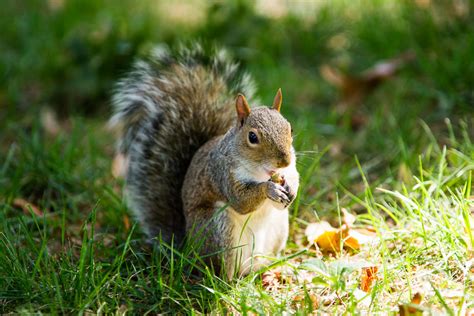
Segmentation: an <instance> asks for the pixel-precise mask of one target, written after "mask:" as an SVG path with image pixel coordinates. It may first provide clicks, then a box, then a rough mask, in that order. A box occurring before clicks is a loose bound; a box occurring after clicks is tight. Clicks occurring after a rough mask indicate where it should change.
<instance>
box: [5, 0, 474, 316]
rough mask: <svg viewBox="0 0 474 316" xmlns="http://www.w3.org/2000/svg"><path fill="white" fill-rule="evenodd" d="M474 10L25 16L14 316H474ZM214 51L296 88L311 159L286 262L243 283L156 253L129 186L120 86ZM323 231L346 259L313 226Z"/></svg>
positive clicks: (13, 140)
mask: <svg viewBox="0 0 474 316" xmlns="http://www.w3.org/2000/svg"><path fill="white" fill-rule="evenodd" d="M193 9H194V10H196V12H199V14H195V15H192V14H191V13H192V12H193ZM473 10H474V8H473V7H472V5H471V4H470V2H468V1H446V2H443V3H434V2H432V1H414V2H401V1H351V2H345V1H332V2H330V3H329V2H328V3H323V4H320V5H306V6H305V5H304V4H298V5H295V6H292V7H291V8H288V7H286V6H285V5H284V4H282V3H280V2H279V1H276V2H275V5H273V6H268V5H265V2H258V4H257V5H256V6H253V5H252V4H251V3H250V2H248V3H247V2H245V1H243V2H242V1H241V2H235V3H234V2H232V3H230V2H229V3H228V4H225V5H224V4H217V3H216V4H213V5H211V6H209V7H208V6H207V5H205V4H202V3H201V2H199V1H190V2H189V3H188V4H186V5H180V6H174V5H173V4H172V3H168V2H163V3H160V4H154V3H153V2H147V1H143V3H142V4H140V5H137V4H135V2H133V1H123V4H122V5H121V6H120V7H118V6H116V5H115V4H114V2H111V1H106V2H105V3H104V4H103V5H102V6H98V5H97V4H95V1H92V0H91V1H75V0H71V1H48V2H45V3H36V2H28V3H25V4H18V3H16V2H13V1H10V2H7V4H5V11H4V12H6V13H7V14H6V15H5V16H4V18H2V19H0V25H1V26H2V29H3V30H4V31H3V33H4V34H3V39H2V41H1V42H0V46H1V47H3V48H4V49H2V52H1V53H0V65H1V68H0V69H3V72H2V73H3V74H4V76H3V77H2V79H1V81H0V82H1V85H0V109H1V111H0V121H1V122H2V124H0V313H32V312H41V313H77V312H81V313H106V314H110V313H116V314H124V313H130V314H143V313H153V314H156V313H178V314H184V313H214V314H221V313H239V314H281V313H284V312H289V313H299V314H308V313H313V312H315V313H328V314H335V313H337V314H340V313H362V314H366V313H381V314H386V313H390V312H395V313H400V314H402V315H407V314H416V313H420V312H423V313H428V314H429V313H431V314H439V313H443V314H456V315H465V314H466V315H467V314H469V313H472V310H473V309H474V286H473V281H474V274H473V272H474V270H473V264H474V250H473V243H474V237H473V227H474V216H473V214H472V213H473V211H474V197H473V196H474V194H473V193H472V189H473V181H472V173H473V170H474V144H473V139H474V120H473V114H474V94H473V93H474V92H473V90H472V82H474V77H473V76H474V68H473V67H474V64H472V63H471V62H470V60H471V59H472V57H471V56H474V39H473V38H472V32H473V31H474V23H473V21H474V18H473V16H472V15H473ZM167 12H173V14H167ZM3 14H5V13H3ZM190 14H191V15H192V16H193V18H192V19H186V18H185V17H186V16H189V15H190ZM183 17H184V18H183ZM196 39H200V40H201V41H204V42H209V43H217V44H219V45H221V46H225V47H228V49H229V51H230V53H231V54H232V55H233V56H234V57H235V58H236V59H237V60H239V61H240V62H241V64H242V66H243V67H244V68H245V69H247V70H248V71H249V72H250V73H251V74H252V75H253V76H254V77H255V79H256V81H257V83H258V95H259V97H260V100H261V101H262V102H263V103H267V104H269V103H271V101H272V97H273V95H274V93H275V91H276V89H277V88H280V87H281V88H282V90H283V96H284V99H283V100H284V101H283V106H282V112H283V114H284V115H285V116H286V117H287V118H288V119H289V121H290V122H291V123H292V125H293V129H294V133H295V147H296V149H297V151H298V170H299V172H300V174H301V189H300V192H299V193H298V197H297V200H296V201H295V203H294V204H293V206H292V208H291V219H290V221H291V222H290V224H291V234H290V238H289V240H288V244H287V248H286V250H285V253H284V254H282V256H280V257H279V258H275V261H274V263H273V264H272V265H271V266H269V267H268V268H267V269H265V270H264V271H259V272H256V273H252V274H250V275H249V276H247V277H245V278H241V279H236V280H233V281H232V282H228V281H225V280H222V279H220V278H218V277H216V276H214V275H213V274H212V272H211V271H209V270H208V269H206V268H205V267H204V266H203V265H202V261H201V259H200V258H199V257H198V256H196V255H195V254H194V253H193V250H192V249H184V250H182V251H171V250H169V251H158V250H156V249H150V248H149V247H148V246H147V245H146V244H145V242H144V236H143V234H142V233H141V231H140V227H139V226H138V225H136V224H135V223H134V221H133V219H132V218H131V217H130V216H129V210H127V208H126V206H125V203H124V202H123V200H122V188H123V180H122V179H120V178H116V177H114V176H113V175H112V161H113V157H114V135H113V134H112V132H111V131H110V130H108V129H107V128H106V121H107V118H108V116H109V113H110V106H109V103H108V102H109V101H108V100H109V96H110V91H111V89H112V86H113V82H114V81H115V80H116V79H117V78H119V77H120V75H121V74H123V72H124V71H126V69H128V67H129V66H130V64H131V63H132V61H133V58H134V56H136V55H141V54H144V53H145V52H146V51H147V50H148V49H149V48H150V47H151V46H152V45H153V44H154V43H156V42H161V43H167V44H169V45H175V44H176V43H178V42H182V41H194V40H196ZM407 56H408V57H407ZM375 65H378V66H377V67H374V66H375ZM387 69H388V70H387ZM387 71H388V75H387ZM374 82H376V83H374ZM344 214H346V215H344ZM347 214H351V215H347ZM324 221H327V222H328V223H329V224H330V225H332V226H333V227H334V229H333V230H332V231H335V233H334V234H332V235H331V236H333V237H334V238H335V239H333V241H334V240H335V242H334V243H333V244H331V246H330V247H324V242H323V241H322V239H320V235H321V233H323V234H324V233H327V231H331V230H330V229H328V228H326V229H323V230H321V229H320V230H319V231H317V230H318V229H316V231H317V232H316V233H314V232H313V234H311V233H310V230H308V229H307V228H308V226H309V227H313V228H314V227H316V226H314V224H315V223H319V225H320V226H321V223H322V222H324ZM324 225H326V227H327V225H328V224H324ZM357 233H359V234H363V237H361V236H360V235H357ZM318 234H319V235H318ZM351 234H356V235H355V236H357V238H356V239H357V241H358V243H360V247H359V246H354V245H353V244H352V247H348V246H347V245H346V243H347V242H348V240H349V238H348V236H351ZM318 236H319V237H318ZM324 236H327V235H324ZM364 236H365V237H364ZM364 238H365V239H364ZM343 244H344V245H346V247H343V248H342V249H341V247H340V246H342V245H343ZM354 248H355V249H354ZM193 268H194V269H200V270H201V271H202V272H203V273H204V277H202V278H197V277H195V276H193V274H192V270H193ZM410 303H411V304H410Z"/></svg>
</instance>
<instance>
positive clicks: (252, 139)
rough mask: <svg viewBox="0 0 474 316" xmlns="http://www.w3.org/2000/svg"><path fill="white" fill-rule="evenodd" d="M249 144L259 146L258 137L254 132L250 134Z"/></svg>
mask: <svg viewBox="0 0 474 316" xmlns="http://www.w3.org/2000/svg"><path fill="white" fill-rule="evenodd" d="M249 142H250V143H251V144H258V137H257V135H256V134H255V133H254V132H249Z"/></svg>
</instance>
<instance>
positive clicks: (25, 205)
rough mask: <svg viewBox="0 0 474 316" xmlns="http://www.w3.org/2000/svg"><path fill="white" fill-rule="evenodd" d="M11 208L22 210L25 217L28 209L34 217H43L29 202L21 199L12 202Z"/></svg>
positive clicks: (38, 209)
mask: <svg viewBox="0 0 474 316" xmlns="http://www.w3.org/2000/svg"><path fill="white" fill-rule="evenodd" d="M13 206H16V207H19V208H21V209H22V210H23V212H24V213H25V214H27V215H29V214H30V208H31V211H32V212H33V213H35V215H36V216H43V212H42V211H41V210H40V208H39V207H38V206H36V205H34V204H31V203H30V202H28V201H26V200H24V199H22V198H16V199H14V200H13Z"/></svg>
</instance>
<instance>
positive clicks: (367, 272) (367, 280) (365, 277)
mask: <svg viewBox="0 0 474 316" xmlns="http://www.w3.org/2000/svg"><path fill="white" fill-rule="evenodd" d="M378 270H379V268H378V267H376V266H373V267H368V268H362V276H361V278H360V289H361V290H362V291H364V292H369V291H370V289H371V288H372V284H373V283H374V281H376V280H377V271H378Z"/></svg>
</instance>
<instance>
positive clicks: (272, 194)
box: [267, 181, 292, 207]
mask: <svg viewBox="0 0 474 316" xmlns="http://www.w3.org/2000/svg"><path fill="white" fill-rule="evenodd" d="M267 197H268V198H269V199H270V200H272V201H275V202H277V203H281V204H283V205H285V207H286V206H288V205H289V204H290V203H291V201H292V199H291V198H290V193H289V192H288V191H287V190H286V189H285V188H284V187H283V186H281V185H279V184H277V183H274V182H272V181H268V182H267Z"/></svg>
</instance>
